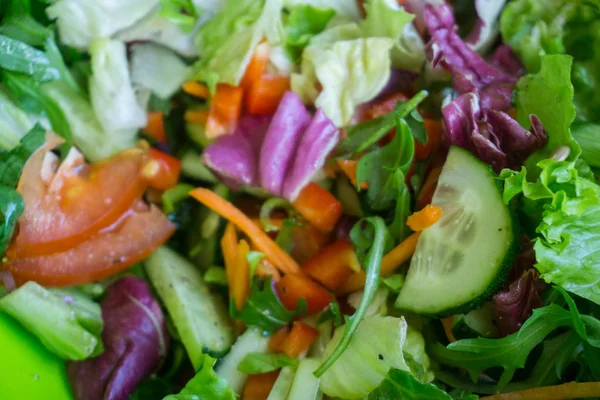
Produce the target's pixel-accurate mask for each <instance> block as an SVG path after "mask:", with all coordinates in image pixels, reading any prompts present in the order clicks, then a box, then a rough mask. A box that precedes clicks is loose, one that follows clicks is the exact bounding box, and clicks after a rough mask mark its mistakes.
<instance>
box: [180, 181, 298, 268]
mask: <svg viewBox="0 0 600 400" xmlns="http://www.w3.org/2000/svg"><path fill="white" fill-rule="evenodd" d="M190 196H192V197H193V198H195V199H196V200H198V201H199V202H200V203H202V204H204V205H205V206H207V207H208V208H210V209H211V210H213V211H214V212H216V213H217V214H220V215H221V216H222V217H223V218H225V219H227V220H229V221H231V222H232V223H234V224H235V225H236V226H237V227H238V228H239V229H240V230H241V231H242V232H244V233H245V234H246V236H248V237H249V238H250V240H251V241H252V243H253V244H254V246H255V247H256V248H257V249H258V250H259V251H261V252H262V253H264V255H265V257H267V259H268V260H269V261H271V262H272V263H273V265H275V267H276V268H277V269H279V270H280V271H281V272H283V273H286V274H289V273H296V274H300V273H302V271H301V270H300V267H299V266H298V264H297V263H296V261H294V260H293V259H292V257H290V256H289V254H287V253H286V252H285V251H284V250H283V249H282V248H281V247H279V246H278V245H277V243H275V242H274V241H273V239H271V238H270V237H269V236H268V235H267V234H266V233H265V232H263V231H262V230H261V229H260V228H259V227H257V226H256V225H255V224H254V223H253V222H252V220H251V219H250V218H248V217H247V216H246V215H244V213H242V212H241V211H240V210H239V209H237V208H236V207H235V206H234V205H233V204H231V203H230V202H228V201H227V200H225V199H223V198H221V197H220V196H219V195H217V194H216V193H214V192H212V191H210V190H208V189H204V188H197V189H194V190H192V191H191V192H190Z"/></svg>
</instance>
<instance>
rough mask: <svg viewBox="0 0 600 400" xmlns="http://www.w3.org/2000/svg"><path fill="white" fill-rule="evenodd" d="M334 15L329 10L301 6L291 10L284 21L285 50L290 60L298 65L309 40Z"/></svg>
mask: <svg viewBox="0 0 600 400" xmlns="http://www.w3.org/2000/svg"><path fill="white" fill-rule="evenodd" d="M334 15H335V11H334V10H333V9H331V8H316V7H313V6H310V5H301V6H297V7H294V8H292V9H291V11H290V13H289V15H288V17H287V19H286V21H285V48H286V50H287V53H288V54H289V55H290V57H291V58H292V60H293V61H294V62H296V63H299V62H300V60H301V58H302V51H303V50H304V48H305V47H306V46H307V45H308V43H309V42H310V39H311V38H312V37H313V36H314V35H316V34H318V33H321V32H322V31H323V30H324V29H325V27H326V26H327V23H328V22H329V21H330V20H331V18H332V17H333V16H334Z"/></svg>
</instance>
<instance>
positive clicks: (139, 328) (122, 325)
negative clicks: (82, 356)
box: [68, 277, 169, 400]
mask: <svg viewBox="0 0 600 400" xmlns="http://www.w3.org/2000/svg"><path fill="white" fill-rule="evenodd" d="M101 307H102V317H103V319H104V331H103V332H102V341H103V342H104V353H102V354H101V355H100V356H98V357H96V358H93V359H88V360H85V361H77V362H70V363H69V364H68V375H69V380H70V382H71V386H72V388H73V393H74V395H75V398H76V399H77V400H127V399H128V397H129V394H130V393H131V392H132V391H133V390H134V389H135V388H136V386H137V385H138V384H139V383H140V382H142V381H143V380H144V379H146V378H147V377H148V376H150V374H151V373H152V372H153V371H155V370H156V369H157V368H158V367H159V366H160V364H161V363H162V361H163V360H164V358H165V357H166V354H167V351H168V346H169V335H168V334H167V330H166V326H165V319H164V316H163V314H162V311H161V309H160V307H159V305H158V303H157V302H156V300H155V299H154V298H153V297H152V294H151V292H150V289H149V288H148V285H147V284H146V282H145V281H144V280H142V279H139V278H134V277H127V278H122V279H121V280H119V281H117V282H115V283H113V284H112V285H111V286H110V287H109V288H108V290H107V293H106V297H105V298H104V300H103V301H102V304H101Z"/></svg>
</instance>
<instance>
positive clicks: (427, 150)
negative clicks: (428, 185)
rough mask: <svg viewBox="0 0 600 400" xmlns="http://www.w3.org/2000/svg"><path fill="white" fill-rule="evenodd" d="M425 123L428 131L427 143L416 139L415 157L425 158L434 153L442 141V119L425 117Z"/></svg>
mask: <svg viewBox="0 0 600 400" xmlns="http://www.w3.org/2000/svg"><path fill="white" fill-rule="evenodd" d="M423 125H425V130H426V131H427V144H421V143H420V142H419V141H418V140H415V158H416V159H417V160H424V159H426V158H427V157H429V156H430V155H431V153H433V151H434V150H435V149H436V148H437V147H438V146H439V145H440V142H441V141H442V132H443V129H442V121H439V120H434V119H423Z"/></svg>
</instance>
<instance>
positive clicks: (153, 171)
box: [144, 149, 181, 190]
mask: <svg viewBox="0 0 600 400" xmlns="http://www.w3.org/2000/svg"><path fill="white" fill-rule="evenodd" d="M150 159H151V161H150V162H149V163H148V164H146V167H145V169H144V176H145V178H146V179H148V184H149V185H150V187H152V188H154V189H157V190H167V189H170V188H172V187H173V186H175V185H177V182H179V174H180V173H181V161H179V160H178V159H177V158H175V157H173V156H170V155H168V154H167V153H164V152H162V151H160V150H157V149H150Z"/></svg>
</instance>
